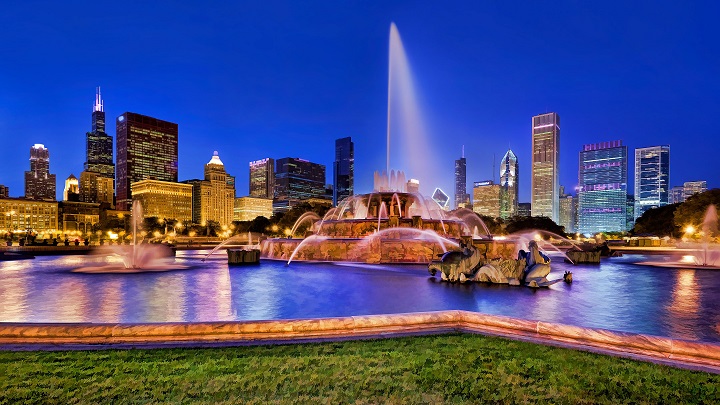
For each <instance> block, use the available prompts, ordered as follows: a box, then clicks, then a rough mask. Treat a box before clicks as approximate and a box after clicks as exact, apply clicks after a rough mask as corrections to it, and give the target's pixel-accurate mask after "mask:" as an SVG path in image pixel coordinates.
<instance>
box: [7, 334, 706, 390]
mask: <svg viewBox="0 0 720 405" xmlns="http://www.w3.org/2000/svg"><path fill="white" fill-rule="evenodd" d="M33 402H34V403H62V404H66V403H88V402H91V403H103V404H105V403H142V402H173V403H177V402H210V403H256V404H266V403H294V402H300V403H332V404H336V403H348V402H354V403H379V402H380V403H412V404H415V403H443V402H448V403H488V402H489V403H548V402H553V403H572V404H576V403H612V404H616V403H621V402H626V403H651V404H656V403H714V404H717V403H720V375H713V374H707V373H701V372H691V371H686V370H680V369H674V368H670V367H665V366H659V365H655V364H651V363H643V362H637V361H632V360H626V359H619V358H614V357H609V356H603V355H596V354H591V353H584V352H579V351H574V350H567V349H560V348H554V347H547V346H541V345H535V344H530V343H524V342H516V341H511V340H506V339H501V338H492V337H485V336H479V335H464V334H462V335H461V334H455V335H440V336H425V337H408V338H396V339H384V340H373V341H355V342H335V343H320V344H302V345H282V346H254V347H234V348H218V349H156V350H105V351H69V352H0V403H33Z"/></svg>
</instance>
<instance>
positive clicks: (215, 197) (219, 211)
mask: <svg viewBox="0 0 720 405" xmlns="http://www.w3.org/2000/svg"><path fill="white" fill-rule="evenodd" d="M188 183H190V184H192V185H193V190H192V214H193V215H192V220H193V222H195V223H198V224H202V223H204V222H206V221H215V222H217V223H219V224H220V226H223V225H224V226H229V225H230V224H231V223H232V221H233V212H234V209H235V177H233V176H230V175H229V174H227V172H225V165H223V162H222V161H221V160H220V156H219V155H218V152H217V151H215V152H214V153H213V156H212V158H211V159H210V161H209V162H208V164H206V165H205V180H191V181H188Z"/></svg>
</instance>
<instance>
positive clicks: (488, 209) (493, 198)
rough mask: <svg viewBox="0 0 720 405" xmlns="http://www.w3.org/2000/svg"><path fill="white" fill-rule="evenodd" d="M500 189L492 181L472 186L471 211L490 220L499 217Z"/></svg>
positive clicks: (478, 182)
mask: <svg viewBox="0 0 720 405" xmlns="http://www.w3.org/2000/svg"><path fill="white" fill-rule="evenodd" d="M500 194H501V187H500V185H499V184H495V183H494V182H493V181H492V180H486V181H477V182H475V183H474V185H473V211H475V212H476V213H477V214H479V215H485V216H488V217H492V218H498V217H500Z"/></svg>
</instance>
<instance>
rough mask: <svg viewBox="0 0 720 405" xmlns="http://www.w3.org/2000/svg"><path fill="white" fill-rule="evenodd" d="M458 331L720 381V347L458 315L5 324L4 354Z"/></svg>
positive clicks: (0, 330)
mask: <svg viewBox="0 0 720 405" xmlns="http://www.w3.org/2000/svg"><path fill="white" fill-rule="evenodd" d="M452 331H457V332H466V333H479V334H485V335H494V336H502V337H506V338H510V339H516V340H526V341H531V342H534V343H539V344H546V345H547V344H549V345H554V346H562V347H570V348H574V349H579V350H586V351H592V352H598V353H603V354H610V355H615V356H621V357H629V358H633V359H637V360H644V361H653V362H658V363H661V364H667V365H671V366H675V367H681V368H690V369H698V367H699V369H700V370H702V371H709V372H714V373H719V374H720V344H714V343H705V342H694V341H686V340H680V339H671V338H667V337H659V336H651V335H643V334H634V333H626V332H617V331H611V330H606V329H597V328H585V327H580V326H572V325H564V324H559V323H550V322H541V321H531V320H525V319H519V318H513V317H506V316H498V315H488V314H482V313H477V312H470V311H460V310H450V311H437V312H417V313H404V314H392V315H363V316H350V317H337V318H317V319H289V320H267V321H236V322H198V323H144V324H92V323H76V324H28V323H0V350H66V349H69V348H77V347H78V346H82V347H84V348H87V349H92V348H93V347H95V346H98V348H113V347H118V348H126V347H128V346H129V347H143V346H144V347H184V346H204V345H211V346H212V345H244V344H274V343H301V342H313V341H326V340H352V339H367V338H373V337H392V336H403V335H428V334H439V333H448V332H452Z"/></svg>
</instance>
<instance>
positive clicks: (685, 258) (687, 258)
mask: <svg viewBox="0 0 720 405" xmlns="http://www.w3.org/2000/svg"><path fill="white" fill-rule="evenodd" d="M680 263H688V264H695V256H693V255H685V256H683V257H682V259H680Z"/></svg>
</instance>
